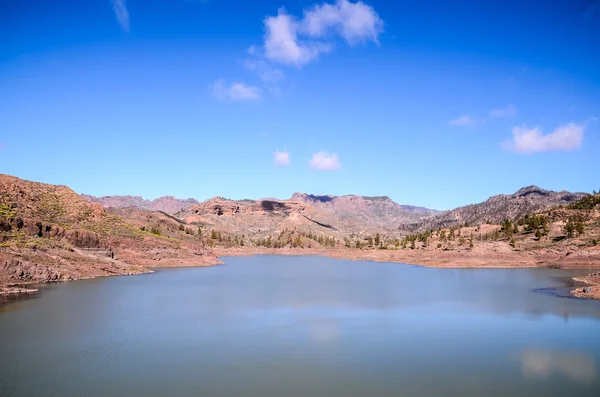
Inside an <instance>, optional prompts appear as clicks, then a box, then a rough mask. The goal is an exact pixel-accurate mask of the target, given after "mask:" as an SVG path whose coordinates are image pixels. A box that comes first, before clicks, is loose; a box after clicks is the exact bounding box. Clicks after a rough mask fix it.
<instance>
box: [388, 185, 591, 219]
mask: <svg viewBox="0 0 600 397" xmlns="http://www.w3.org/2000/svg"><path fill="white" fill-rule="evenodd" d="M585 196H586V194H585V193H570V192H567V191H561V192H555V191H552V190H545V189H541V188H539V187H537V186H527V187H524V188H522V189H520V190H518V191H517V192H515V193H514V194H500V195H497V196H492V197H490V198H489V199H488V200H486V201H484V202H482V203H478V204H471V205H467V206H464V207H459V208H456V209H453V210H451V211H447V212H445V213H443V214H439V215H435V216H431V217H428V218H424V219H423V220H422V221H420V222H414V223H412V224H401V225H400V228H401V229H406V230H426V229H438V228H440V227H442V228H443V227H454V226H459V225H463V224H468V225H476V224H482V223H493V224H501V223H502V222H503V221H504V220H506V219H510V220H515V219H518V218H521V217H522V216H524V215H525V214H528V213H534V212H538V211H545V210H548V209H550V208H552V207H556V206H559V205H565V204H570V203H573V202H575V201H578V200H580V199H582V198H583V197H585Z"/></svg>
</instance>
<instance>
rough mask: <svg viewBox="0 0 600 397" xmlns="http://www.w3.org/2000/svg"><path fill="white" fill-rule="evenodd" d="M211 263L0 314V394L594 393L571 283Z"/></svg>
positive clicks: (590, 305) (596, 329)
mask: <svg viewBox="0 0 600 397" xmlns="http://www.w3.org/2000/svg"><path fill="white" fill-rule="evenodd" d="M225 261H226V262H227V265H225V266H218V267H213V268H190V269H172V270H171V269H161V270H159V271H158V272H157V273H155V274H150V275H143V276H135V277H115V278H102V279H96V280H87V281H77V282H72V283H64V284H57V285H52V286H49V287H46V288H44V289H43V291H42V292H41V293H40V294H39V295H37V297H36V298H34V299H27V300H20V301H17V302H13V303H9V304H5V305H3V306H0V360H1V361H0V395H2V396H5V395H6V396H12V395H15V396H46V395H47V396H108V395H114V396H117V395H128V396H167V395H169V396H184V395H196V396H263V397H264V396H419V397H424V396H425V397H426V396H439V395H446V396H482V395H486V396H507V395H511V396H532V395H545V396H567V395H569V396H570V395H577V396H600V379H599V376H600V302H596V301H585V300H578V299H570V298H564V297H559V296H557V294H558V295H560V294H563V293H564V292H565V289H564V288H563V287H564V286H565V279H566V278H568V277H569V276H572V275H574V274H581V273H582V272H568V271H561V270H546V269H535V270H487V269H471V270H448V269H428V268H420V267H414V266H408V265H401V264H390V263H369V262H352V261H340V260H334V259H328V258H322V257H280V256H279V257H278V256H258V257H250V258H225Z"/></svg>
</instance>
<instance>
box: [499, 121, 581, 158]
mask: <svg viewBox="0 0 600 397" xmlns="http://www.w3.org/2000/svg"><path fill="white" fill-rule="evenodd" d="M584 130H585V127H584V126H582V125H579V124H576V123H569V124H567V125H562V126H559V127H558V128H557V129H555V130H554V131H552V132H551V133H549V134H546V135H544V133H543V132H542V129H541V128H540V127H534V128H531V129H527V128H525V127H515V128H513V131H512V134H513V137H512V140H511V141H509V142H506V143H505V144H504V146H505V148H507V149H509V150H513V151H515V152H517V153H522V154H531V153H537V152H545V151H569V150H575V149H579V148H580V147H581V141H582V140H583V133H584Z"/></svg>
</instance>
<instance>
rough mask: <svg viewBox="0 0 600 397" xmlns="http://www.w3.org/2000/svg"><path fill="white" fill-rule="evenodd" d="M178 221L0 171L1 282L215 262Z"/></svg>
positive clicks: (80, 276)
mask: <svg viewBox="0 0 600 397" xmlns="http://www.w3.org/2000/svg"><path fill="white" fill-rule="evenodd" d="M151 214H160V215H161V216H164V218H165V219H158V218H157V216H155V217H152V216H150V215H151ZM180 225H181V223H180V222H179V221H178V220H176V219H171V218H169V217H168V215H165V214H162V213H146V214H145V215H144V216H143V218H142V220H141V221H140V222H137V223H132V222H128V221H127V220H124V219H123V218H122V217H120V216H118V215H115V214H114V213H111V212H109V211H107V210H106V209H105V208H103V207H102V206H101V205H99V204H97V203H92V202H89V201H88V200H86V199H85V198H83V197H82V196H80V195H79V194H77V193H75V192H74V191H73V190H71V189H70V188H68V187H66V186H56V185H50V184H44V183H38V182H31V181H26V180H22V179H19V178H16V177H13V176H10V175H3V174H0V287H3V286H6V285H9V284H13V283H15V284H22V283H30V282H46V281H60V280H71V279H78V278H83V277H94V276H100V275H112V274H132V273H143V272H147V271H148V270H146V266H156V265H157V264H167V265H178V264H189V265H192V264H195V265H201V264H208V263H216V262H217V260H216V258H215V257H214V256H212V253H211V252H210V250H209V249H208V248H206V247H204V242H203V241H202V240H201V239H200V238H199V237H198V235H197V234H196V233H193V235H192V233H186V231H185V229H184V230H183V231H182V230H181V227H180ZM157 261H161V262H158V263H157ZM1 290H2V288H0V292H2V291H1Z"/></svg>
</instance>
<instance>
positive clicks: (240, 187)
mask: <svg viewBox="0 0 600 397" xmlns="http://www.w3.org/2000/svg"><path fill="white" fill-rule="evenodd" d="M0 36H1V37H2V40H0V172H1V173H7V174H12V175H16V176H19V177H21V178H25V179H30V180H36V181H41V182H47V183H54V184H65V185H68V186H70V187H71V188H73V189H74V190H75V191H77V192H79V193H89V194H93V195H112V194H132V195H141V196H144V197H146V198H156V197H159V196H162V195H166V194H171V195H175V196H177V197H195V198H197V199H200V200H203V199H206V198H209V197H212V196H215V195H220V196H225V197H229V198H234V199H240V198H260V197H279V198H287V197H289V196H291V194H292V193H294V192H296V191H301V192H308V193H314V194H335V195H341V194H362V195H388V196H390V197H391V198H392V199H394V200H395V201H397V202H399V203H402V204H414V205H423V206H427V207H431V208H437V209H449V208H453V207H456V206H459V205H464V204H468V203H472V202H478V201H482V200H485V199H486V198H487V197H489V196H491V195H494V194H499V193H512V192H514V191H516V190H517V189H519V188H520V187H522V186H525V185H530V184H536V185H539V186H541V187H544V188H548V189H554V190H562V189H566V190H572V191H592V190H593V189H596V190H598V189H600V178H599V177H598V175H599V171H600V164H599V160H598V157H599V154H600V119H599V118H600V3H599V2H597V1H584V0H568V1H567V0H565V1H561V0H556V1H552V2H548V1H546V0H544V1H541V0H540V1H507V0H503V1H493V0H489V1H485V2H478V1H461V0H457V1H453V2H449V1H433V0H422V1H395V2H391V1H382V0H372V1H371V0H369V1H365V2H356V1H349V0H338V1H335V0H330V1H325V2H322V1H317V2H313V1H305V0H296V1H285V0H278V1H270V0H269V1H252V2H250V1H234V0H204V1H199V0H196V1H194V0H128V1H111V0H89V1H85V2H84V1H76V0H70V1H67V0H64V1H55V0H44V1H41V0H40V1H33V0H6V1H3V2H2V4H1V5H0Z"/></svg>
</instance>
